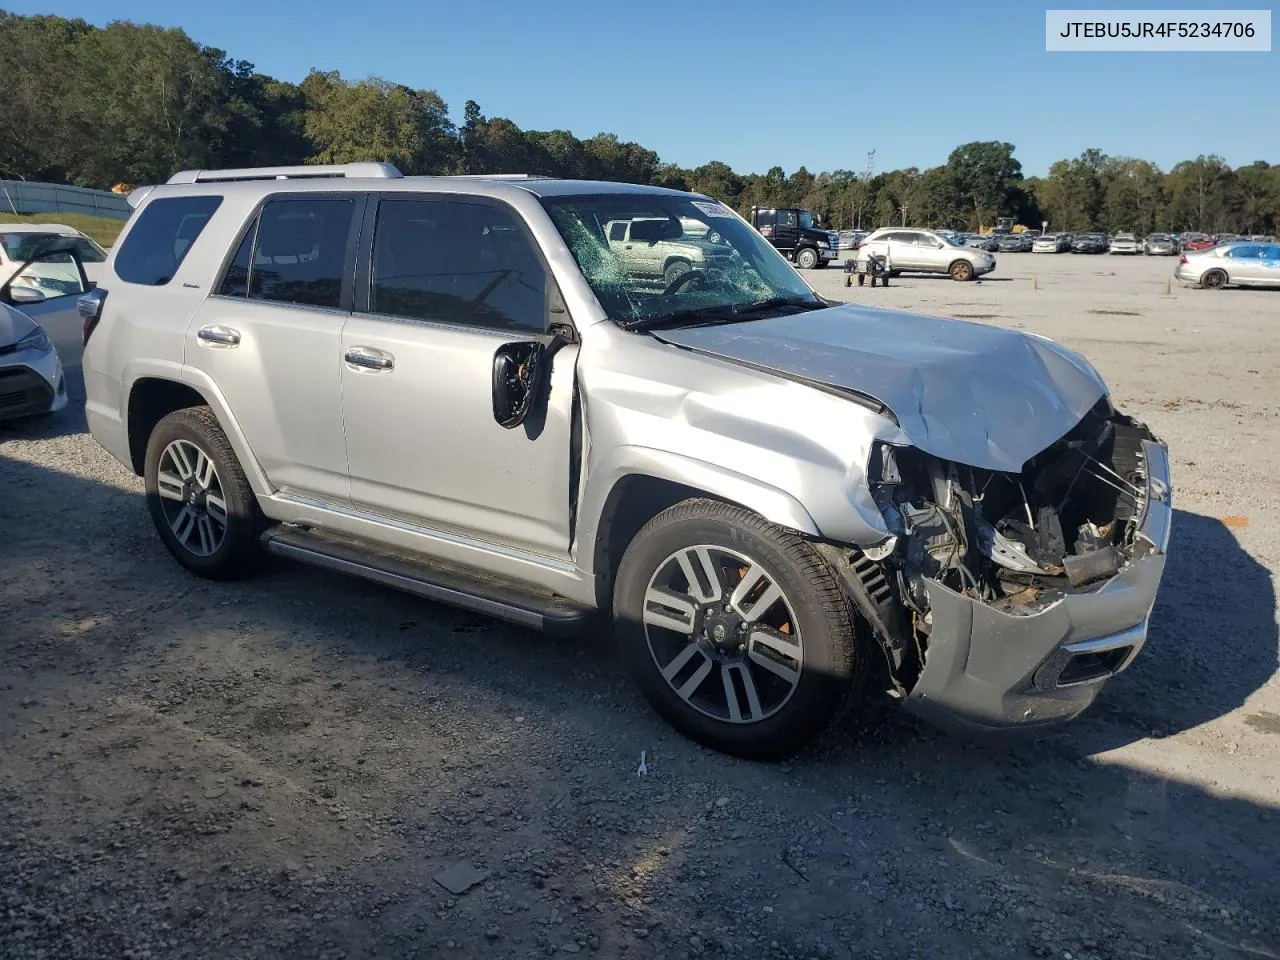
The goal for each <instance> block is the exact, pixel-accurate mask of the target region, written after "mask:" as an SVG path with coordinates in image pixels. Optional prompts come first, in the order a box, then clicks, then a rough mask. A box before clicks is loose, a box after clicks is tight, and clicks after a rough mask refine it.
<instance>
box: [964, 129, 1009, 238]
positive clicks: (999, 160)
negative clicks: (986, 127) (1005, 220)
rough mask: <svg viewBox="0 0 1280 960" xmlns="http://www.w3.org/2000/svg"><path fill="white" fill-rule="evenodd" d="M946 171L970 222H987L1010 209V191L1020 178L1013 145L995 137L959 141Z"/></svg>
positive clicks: (1005, 214)
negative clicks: (994, 138)
mask: <svg viewBox="0 0 1280 960" xmlns="http://www.w3.org/2000/svg"><path fill="white" fill-rule="evenodd" d="M947 172H948V173H949V174H950V175H951V178H952V180H953V181H954V182H955V188H956V193H957V195H958V197H959V199H960V202H961V204H962V205H963V206H962V209H963V210H964V212H965V213H966V214H967V215H968V216H969V219H970V222H971V224H972V225H975V226H976V225H978V224H982V223H986V224H990V223H992V222H994V220H995V218H996V217H999V216H1007V215H1009V214H1010V213H1011V212H1012V211H1011V210H1010V209H1009V208H1010V200H1011V199H1012V193H1013V190H1014V188H1015V187H1016V186H1017V185H1018V184H1019V183H1020V181H1021V180H1022V164H1020V163H1019V162H1018V161H1017V160H1016V159H1015V158H1014V156H1013V144H1011V143H1004V142H1002V141H998V140H980V141H974V142H973V143H966V144H963V145H962V146H959V147H956V148H955V149H954V150H952V151H951V155H950V156H949V157H947Z"/></svg>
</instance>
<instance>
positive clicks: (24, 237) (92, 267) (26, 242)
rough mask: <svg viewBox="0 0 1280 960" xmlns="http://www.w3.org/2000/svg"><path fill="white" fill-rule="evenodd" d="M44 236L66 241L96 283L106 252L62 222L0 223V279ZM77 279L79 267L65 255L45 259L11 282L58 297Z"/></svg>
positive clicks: (27, 256) (10, 273) (5, 278)
mask: <svg viewBox="0 0 1280 960" xmlns="http://www.w3.org/2000/svg"><path fill="white" fill-rule="evenodd" d="M47 240H61V241H70V242H69V244H67V246H68V249H69V250H71V251H73V252H74V253H75V255H76V259H77V260H79V261H80V265H81V266H82V267H83V268H84V273H85V276H86V277H87V278H88V280H89V282H90V283H95V284H96V283H97V282H98V278H99V277H100V276H101V274H102V265H103V264H104V263H105V262H106V260H107V252H106V251H105V250H103V249H102V247H100V246H98V244H96V243H94V242H93V241H92V240H91V239H89V238H88V237H86V236H85V235H84V234H83V233H81V232H80V231H79V230H77V229H76V228H75V227H69V226H67V225H66V224H63V223H0V283H7V282H9V280H10V279H11V278H12V276H13V274H14V273H16V272H17V270H18V269H19V268H20V267H21V266H22V265H23V263H24V262H26V261H27V260H30V259H31V253H30V251H32V250H34V249H35V245H36V244H39V243H40V242H42V241H47ZM79 283H80V271H79V270H77V269H76V266H75V264H74V263H73V262H72V260H71V258H70V257H69V256H68V257H66V258H65V261H47V260H46V261H45V262H42V263H40V264H38V265H33V266H32V268H31V269H28V270H24V271H23V273H22V276H21V277H19V278H17V279H15V280H14V285H15V286H25V287H31V288H32V289H34V290H38V291H40V292H41V293H42V294H43V295H44V296H45V297H59V296H63V295H65V294H67V293H71V292H78V291H73V288H75V287H77V286H78V285H79Z"/></svg>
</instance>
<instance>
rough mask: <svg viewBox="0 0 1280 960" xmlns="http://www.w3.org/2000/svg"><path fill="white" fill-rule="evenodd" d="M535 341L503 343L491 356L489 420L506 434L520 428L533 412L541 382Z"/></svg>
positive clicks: (538, 348)
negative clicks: (490, 412)
mask: <svg viewBox="0 0 1280 960" xmlns="http://www.w3.org/2000/svg"><path fill="white" fill-rule="evenodd" d="M545 349H546V348H545V347H544V346H543V345H542V344H541V343H538V342H537V341H536V340H520V341H516V342H515V343H504V344H503V345H502V346H500V347H499V348H498V349H497V351H496V352H495V353H494V355H493V419H494V420H496V421H497V422H498V425H499V426H501V427H505V428H506V429H508V430H511V429H514V428H515V427H518V426H520V424H522V423H524V421H525V420H526V419H527V418H528V416H529V412H530V411H531V410H532V409H533V402H534V400H535V398H536V397H537V395H538V388H539V387H540V385H541V382H542V371H543V367H544V364H543V363H542V353H543V351H544V350H545Z"/></svg>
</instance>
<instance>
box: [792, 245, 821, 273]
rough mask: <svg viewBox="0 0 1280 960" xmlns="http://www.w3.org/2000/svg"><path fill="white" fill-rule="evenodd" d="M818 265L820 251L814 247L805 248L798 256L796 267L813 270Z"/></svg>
mask: <svg viewBox="0 0 1280 960" xmlns="http://www.w3.org/2000/svg"><path fill="white" fill-rule="evenodd" d="M817 265H818V251H817V250H815V249H813V247H805V248H804V249H802V250H801V251H800V252H799V253H797V254H796V266H797V267H799V268H800V269H801V270H812V269H814V268H815V267H816V266H817Z"/></svg>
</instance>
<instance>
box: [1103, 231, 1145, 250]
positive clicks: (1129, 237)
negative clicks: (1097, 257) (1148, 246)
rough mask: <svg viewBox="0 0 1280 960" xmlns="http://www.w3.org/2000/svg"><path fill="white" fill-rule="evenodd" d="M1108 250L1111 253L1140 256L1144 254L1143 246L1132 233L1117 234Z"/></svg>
mask: <svg viewBox="0 0 1280 960" xmlns="http://www.w3.org/2000/svg"><path fill="white" fill-rule="evenodd" d="M1107 250H1108V252H1110V253H1120V254H1138V253H1141V252H1142V244H1141V243H1139V242H1138V238H1137V237H1136V236H1134V235H1133V234H1132V233H1117V234H1116V235H1115V236H1114V237H1112V238H1111V243H1110V244H1108V246H1107Z"/></svg>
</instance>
